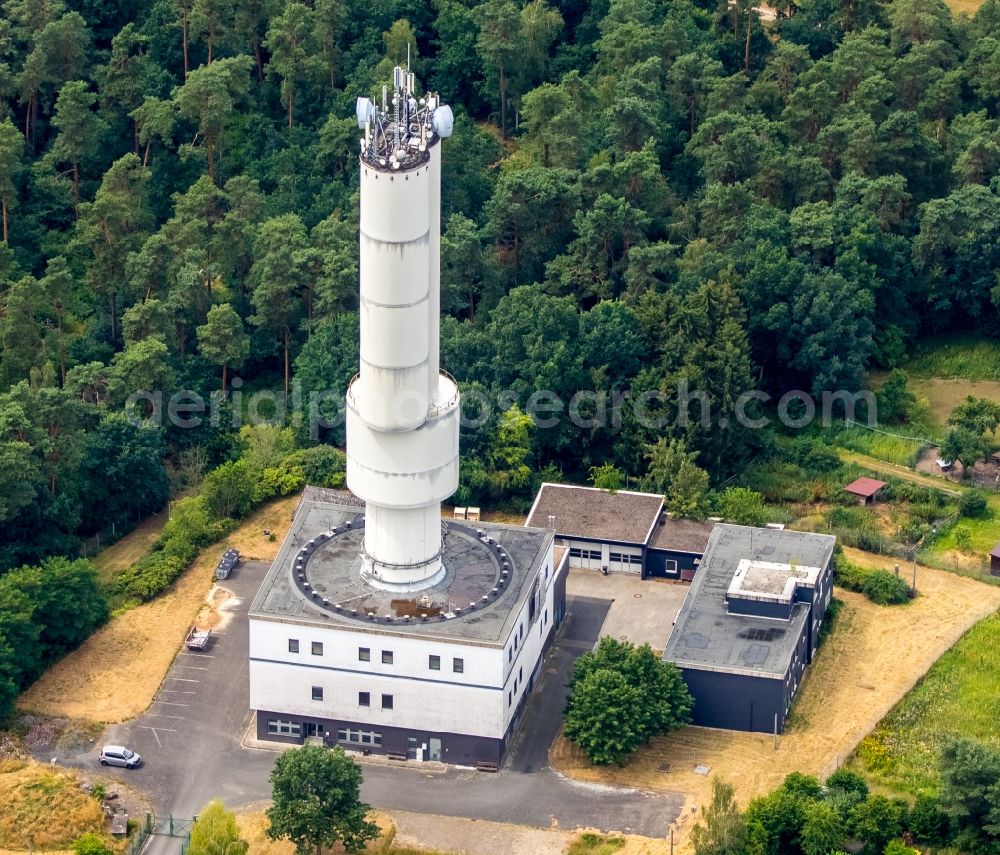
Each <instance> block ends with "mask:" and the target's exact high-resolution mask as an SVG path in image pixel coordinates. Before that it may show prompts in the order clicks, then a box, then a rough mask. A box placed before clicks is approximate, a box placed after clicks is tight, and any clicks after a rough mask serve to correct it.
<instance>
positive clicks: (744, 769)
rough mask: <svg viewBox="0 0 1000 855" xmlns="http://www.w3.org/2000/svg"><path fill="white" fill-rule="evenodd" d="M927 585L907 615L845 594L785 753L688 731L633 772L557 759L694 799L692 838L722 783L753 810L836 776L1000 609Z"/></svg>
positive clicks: (937, 574)
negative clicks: (698, 814)
mask: <svg viewBox="0 0 1000 855" xmlns="http://www.w3.org/2000/svg"><path fill="white" fill-rule="evenodd" d="M846 552H847V554H848V555H849V557H850V558H851V559H852V560H855V561H859V563H865V564H873V565H877V566H881V567H886V568H887V569H891V564H890V563H888V561H887V560H886V559H882V558H879V557H878V556H873V555H869V554H868V553H861V552H859V551H857V550H851V549H848V550H846ZM918 584H919V587H920V596H919V597H918V598H917V599H916V600H915V601H914V602H912V603H910V604H909V605H907V606H897V607H881V606H876V605H873V604H872V603H870V602H868V601H867V600H866V599H864V598H863V597H862V596H860V595H859V594H852V593H849V592H844V591H840V590H838V591H837V596H838V597H839V598H841V599H842V600H843V601H844V603H845V607H844V609H843V611H842V612H841V615H840V618H839V620H838V623H837V627H836V629H835V631H834V632H833V634H832V635H831V636H830V638H829V640H828V641H827V643H826V645H825V646H824V647H823V648H822V649H821V650H820V652H819V654H818V656H817V658H816V661H815V662H814V663H813V665H812V666H811V668H810V669H809V670H808V671H807V673H806V677H805V679H804V680H803V684H802V687H801V688H800V690H799V694H798V697H797V699H796V702H795V704H794V706H793V707H792V719H791V722H790V725H789V727H788V729H786V731H785V734H784V735H782V736H781V737H780V738H779V740H778V744H777V747H775V742H774V740H773V738H772V737H770V736H767V735H763V734H749V733H740V732H736V731H723V730H710V729H707V728H698V727H687V728H684V729H683V730H681V731H678V732H677V733H675V734H673V735H671V736H670V737H667V738H665V739H657V740H654V742H653V743H652V745H651V746H650V747H649V748H647V749H643V750H642V751H641V752H640V753H639V754H638V755H637V756H636V757H635V758H634V759H633V761H632V762H631V763H629V764H628V765H627V766H626V767H625V768H623V769H617V768H616V769H596V768H594V767H592V766H590V764H589V763H587V761H586V759H585V758H583V757H582V755H581V754H580V753H579V752H578V751H577V750H576V749H575V748H574V747H573V746H572V745H570V744H569V743H568V742H567V741H566V740H564V739H563V738H562V737H560V738H559V739H558V740H557V741H556V743H555V745H554V746H553V749H552V752H551V755H550V756H551V760H552V762H553V765H555V766H556V767H557V768H558V769H559V770H560V771H562V772H564V773H565V774H569V775H571V776H573V777H576V778H580V779H583V780H588V781H596V782H602V783H609V784H622V785H629V786H637V787H649V788H651V789H665V790H672V791H674V792H680V793H684V794H685V795H686V796H687V799H688V805H687V806H688V809H687V810H685V811H684V813H683V815H684V817H686V819H687V822H686V823H685V825H684V827H683V829H682V831H683V834H682V836H683V837H685V838H686V836H687V831H688V830H689V828H690V826H691V824H692V823H691V817H692V815H693V814H692V812H691V810H690V808H692V807H693V808H694V809H695V811H698V810H699V808H700V806H701V805H703V804H704V803H705V802H706V800H707V798H708V795H709V790H710V778H711V776H712V775H718V776H720V777H721V778H723V779H725V780H727V781H730V782H732V783H734V784H735V785H736V786H737V790H738V797H739V798H740V800H741V801H743V802H746V801H748V800H749V799H751V798H753V797H754V796H758V795H762V794H764V793H766V792H769V791H770V790H772V789H773V788H774V787H776V786H777V785H778V784H780V783H781V780H782V779H783V778H784V776H785V775H786V774H788V773H789V772H791V771H795V770H798V771H802V772H806V773H809V774H813V775H819V774H823V773H826V774H828V773H829V772H831V771H833V769H834V768H836V766H837V765H838V764H839V763H843V762H844V760H845V759H846V758H847V757H848V756H849V755H850V754H851V752H853V751H854V749H855V748H856V746H857V745H858V743H859V742H860V741H861V740H862V739H863V738H864V737H865V736H866V735H867V734H868V733H869V732H871V730H872V729H873V728H874V727H875V726H876V725H877V724H878V722H879V721H880V720H881V719H882V717H883V716H884V715H885V714H886V713H887V712H888V711H889V710H890V709H891V708H892V707H893V706H894V705H895V704H896V703H897V702H898V701H899V699H900V698H902V697H903V695H905V694H906V692H908V691H909V690H910V689H911V688H912V687H913V685H914V683H916V681H917V680H918V679H919V678H920V677H921V676H923V674H925V673H926V671H927V669H928V668H930V666H931V665H932V664H933V663H934V662H935V661H936V660H937V659H938V657H940V656H941V654H942V653H944V652H945V651H946V650H947V649H948V648H950V647H951V646H952V645H953V644H954V643H955V642H956V641H957V640H958V639H959V638H960V637H961V636H962V634H963V633H964V632H965V631H966V630H967V629H968V628H969V627H970V626H972V624H974V623H975V622H976V621H978V620H979V619H980V618H982V617H984V616H986V615H988V614H990V613H992V612H993V611H995V610H996V609H997V608H998V607H1000V590H998V589H997V588H994V587H992V586H989V585H984V584H982V583H981V582H977V581H974V580H972V579H967V578H963V577H959V576H955V575H952V574H950V573H946V572H943V571H939V570H933V569H931V568H928V567H919V568H918ZM696 765H702V766H707V767H708V768H709V770H710V774H709V775H699V774H697V773H696V772H695V766H696ZM682 851H686V850H684V849H681V848H679V849H678V852H682Z"/></svg>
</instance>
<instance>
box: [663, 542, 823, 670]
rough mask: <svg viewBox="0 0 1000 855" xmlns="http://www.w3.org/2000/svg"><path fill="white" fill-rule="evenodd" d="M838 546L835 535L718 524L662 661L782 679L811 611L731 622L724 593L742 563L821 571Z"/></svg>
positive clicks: (803, 607) (800, 606)
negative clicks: (749, 561)
mask: <svg viewBox="0 0 1000 855" xmlns="http://www.w3.org/2000/svg"><path fill="white" fill-rule="evenodd" d="M835 542H836V538H834V537H833V536H832V535H829V534H812V533H810V532H802V531H791V530H788V529H786V530H784V531H777V530H775V529H768V528H751V527H750V526H741V525H728V524H725V523H719V524H717V525H716V526H715V528H714V529H713V530H712V535H711V537H710V538H709V541H708V548H707V549H706V551H705V557H704V558H702V561H701V567H700V568H699V570H698V573H697V574H696V575H695V578H694V581H693V582H692V583H691V588H690V590H689V591H688V595H687V597H686V599H685V600H684V605H683V606H681V610H680V612H679V613H678V614H677V621H676V623H675V624H674V627H673V630H672V631H671V633H670V638H669V639H668V640H667V644H666V647H665V649H664V651H663V658H664V660H666V661H668V662H675V663H676V664H677V665H678V666H680V667H681V668H698V669H702V670H706V671H722V672H727V673H734V674H751V675H756V676H760V677H770V678H777V679H781V678H783V677H784V676H785V674H786V673H787V671H788V666H789V664H790V662H791V658H792V654H793V653H794V651H795V647H796V645H797V644H798V641H799V637H800V636H801V634H802V629H803V626H804V625H805V622H806V621H807V620H808V619H809V606H808V604H806V603H798V604H797V605H795V606H794V608H793V610H792V617H791V620H789V621H782V620H769V619H767V618H760V617H753V616H750V615H737V614H730V613H729V611H728V610H727V606H726V599H725V596H726V591H727V590H728V589H729V584H730V582H732V580H733V576H734V574H735V573H736V570H737V567H738V565H739V563H740V561H741V560H742V559H744V558H747V559H755V560H757V561H766V562H773V563H782V564H794V565H798V566H808V567H820V568H822V567H825V566H826V564H827V562H829V561H830V559H831V558H832V557H833V547H834V544H835ZM769 630H770V632H769ZM775 630H777V632H776V631H775ZM782 630H783V631H782Z"/></svg>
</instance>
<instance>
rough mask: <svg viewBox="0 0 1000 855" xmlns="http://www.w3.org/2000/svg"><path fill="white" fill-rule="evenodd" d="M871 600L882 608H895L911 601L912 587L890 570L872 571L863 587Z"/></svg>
mask: <svg viewBox="0 0 1000 855" xmlns="http://www.w3.org/2000/svg"><path fill="white" fill-rule="evenodd" d="M861 593H863V594H864V595H865V596H866V597H867V598H868V599H869V600H871V601H872V602H873V603H876V604H877V605H880V606H893V605H899V604H900V603H905V602H906V601H907V600H909V599H910V586H909V585H908V584H907V583H906V582H905V581H904V580H903V579H901V578H899V577H898V576H896V575H895V574H894V573H890V572H889V571H888V570H871V571H869V573H868V576H867V578H866V579H865V580H864V582H863V583H862V586H861Z"/></svg>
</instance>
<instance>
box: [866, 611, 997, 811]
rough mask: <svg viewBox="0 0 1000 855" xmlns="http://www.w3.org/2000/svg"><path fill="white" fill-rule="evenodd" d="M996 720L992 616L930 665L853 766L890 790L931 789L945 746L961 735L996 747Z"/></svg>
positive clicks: (993, 627) (994, 640) (868, 740)
mask: <svg viewBox="0 0 1000 855" xmlns="http://www.w3.org/2000/svg"><path fill="white" fill-rule="evenodd" d="M916 629H917V628H916V627H914V628H913V631H916ZM998 717H1000V616H997V615H996V614H994V615H992V616H991V617H987V618H986V619H984V620H982V621H980V622H979V623H978V624H976V625H975V626H974V627H973V628H972V629H970V630H969V632H968V633H966V634H965V635H964V636H963V637H962V639H961V640H960V641H959V642H958V643H957V644H956V645H955V646H954V647H953V648H952V649H951V650H949V651H948V652H947V653H945V654H944V655H943V656H942V657H941V658H940V659H939V660H938V661H937V662H936V663H935V664H934V666H933V667H932V668H931V669H930V671H929V672H928V673H927V675H926V676H925V677H924V678H923V679H922V680H921V681H920V682H919V683H918V684H917V685H916V687H915V688H914V689H913V690H912V691H911V692H910V693H909V694H907V695H906V697H905V698H903V700H902V701H901V702H900V703H899V704H898V705H897V706H896V707H895V708H894V709H893V710H892V712H890V713H889V715H888V716H886V717H885V718H884V719H883V720H882V722H881V723H880V724H879V726H878V727H877V728H876V729H875V731H874V732H873V733H872V734H871V736H869V737H868V738H867V739H865V740H864V742H863V743H862V744H861V746H860V748H859V749H858V752H857V755H856V756H855V758H854V759H853V761H852V765H853V766H854V768H856V769H857V770H858V771H860V772H862V773H863V774H865V775H866V776H867V777H869V778H871V779H872V780H873V781H874V782H876V783H878V784H880V785H882V786H885V787H888V788H890V789H893V790H897V791H900V792H903V793H911V794H916V793H918V792H920V791H921V790H934V789H935V788H936V786H937V784H938V772H937V764H938V752H939V751H940V749H941V745H942V744H943V742H944V741H945V740H946V739H947V738H948V737H949V736H953V735H962V736H971V737H974V738H976V739H980V740H983V741H985V742H989V743H992V744H993V745H995V746H997V747H1000V733H998V732H997V720H998Z"/></svg>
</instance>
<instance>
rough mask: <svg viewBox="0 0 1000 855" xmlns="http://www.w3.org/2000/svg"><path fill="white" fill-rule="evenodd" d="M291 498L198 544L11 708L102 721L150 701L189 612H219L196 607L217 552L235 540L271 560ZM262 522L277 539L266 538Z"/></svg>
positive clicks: (209, 621) (121, 717) (128, 714)
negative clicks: (184, 562) (166, 577)
mask: <svg viewBox="0 0 1000 855" xmlns="http://www.w3.org/2000/svg"><path fill="white" fill-rule="evenodd" d="M297 501H298V497H297V496H292V497H289V498H286V499H282V500H280V501H278V502H275V503H273V504H271V505H268V506H266V507H264V508H262V509H260V510H259V511H257V513H255V514H253V515H252V516H251V517H250V518H249V519H247V521H246V522H245V523H244V524H243V525H242V526H240V527H239V528H238V529H236V531H234V532H233V533H232V534H230V535H229V536H228V537H227V538H226V539H225V540H224V541H222V543H219V544H216V545H214V546H210V547H208V548H207V549H205V550H204V551H203V552H202V553H201V555H200V556H199V557H198V559H197V560H196V561H195V562H194V564H193V565H192V566H191V567H189V568H188V569H187V570H186V571H185V572H184V574H183V575H182V576H181V577H180V578H179V579H178V580H177V581H176V582H175V583H174V584H173V585H172V586H171V587H170V588H169V589H168V590H167V591H165V592H164V593H163V594H161V595H160V596H159V597H157V598H156V599H155V600H153V601H152V602H149V603H145V604H144V605H141V606H137V607H136V608H134V609H130V610H128V611H126V612H124V613H122V614H120V615H117V616H116V617H114V618H112V620H111V621H110V622H108V624H107V625H105V626H104V627H102V628H101V629H99V630H98V631H97V632H96V633H94V635H93V636H91V637H90V638H89V639H88V640H87V641H86V642H85V643H84V644H83V646H81V647H80V648H79V649H78V650H76V651H74V652H73V653H71V654H70V655H69V656H67V657H66V658H65V659H63V660H61V661H60V662H58V663H57V664H56V665H55V666H53V667H52V668H50V669H49V670H48V671H47V672H46V673H45V674H43V675H42V677H41V678H40V679H39V680H38V682H36V683H35V684H34V685H33V686H31V688H29V689H28V690H27V691H26V692H25V693H24V694H23V695H21V697H20V698H19V699H18V703H17V705H18V707H19V708H20V709H22V710H28V711H32V712H37V713H40V714H42V715H51V716H59V717H66V718H75V719H86V720H89V721H98V722H106V723H114V722H120V721H126V720H127V719H130V718H133V717H134V716H137V715H139V714H140V713H141V712H143V711H144V710H145V709H146V708H147V707H148V706H149V704H150V703H152V700H153V695H154V694H156V690H157V689H158V688H159V685H160V683H161V682H162V681H163V677H164V675H165V674H166V673H167V670H168V669H169V668H170V664H171V663H172V662H173V660H174V656H175V655H176V654H177V650H178V648H179V647H180V644H181V642H182V641H183V639H184V635H185V633H186V632H187V630H188V628H189V627H190V626H191V624H192V622H193V621H194V620H195V617H196V616H198V619H199V620H200V621H202V622H204V623H205V625H206V626H213V625H215V622H216V621H217V620H218V619H219V615H218V609H217V608H212V607H209V608H207V609H205V608H203V606H204V605H205V603H206V595H207V594H208V593H209V591H210V590H211V588H212V574H213V571H214V569H215V565H216V562H217V561H218V558H219V555H220V553H221V552H222V551H223V550H224V549H227V548H229V547H230V546H234V547H236V548H237V549H239V550H240V551H241V552H242V553H243V554H244V555H245V556H246V557H247V558H254V559H259V560H271V559H273V558H274V556H275V555H277V553H278V548H279V547H280V545H281V540H282V538H283V537H284V535H285V532H286V531H287V530H288V528H289V524H290V523H291V514H292V509H293V508H294V507H295V504H296V502H297ZM265 528H267V529H270V530H271V531H272V532H274V534H275V535H276V538H277V539H276V540H274V541H270V540H269V539H268V538H267V537H266V536H265V535H264V534H263V530H264V529H265ZM130 536H131V535H130ZM116 545H117V544H116ZM221 603H222V598H216V599H215V602H214V604H213V605H214V606H216V607H217V606H219V605H221Z"/></svg>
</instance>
